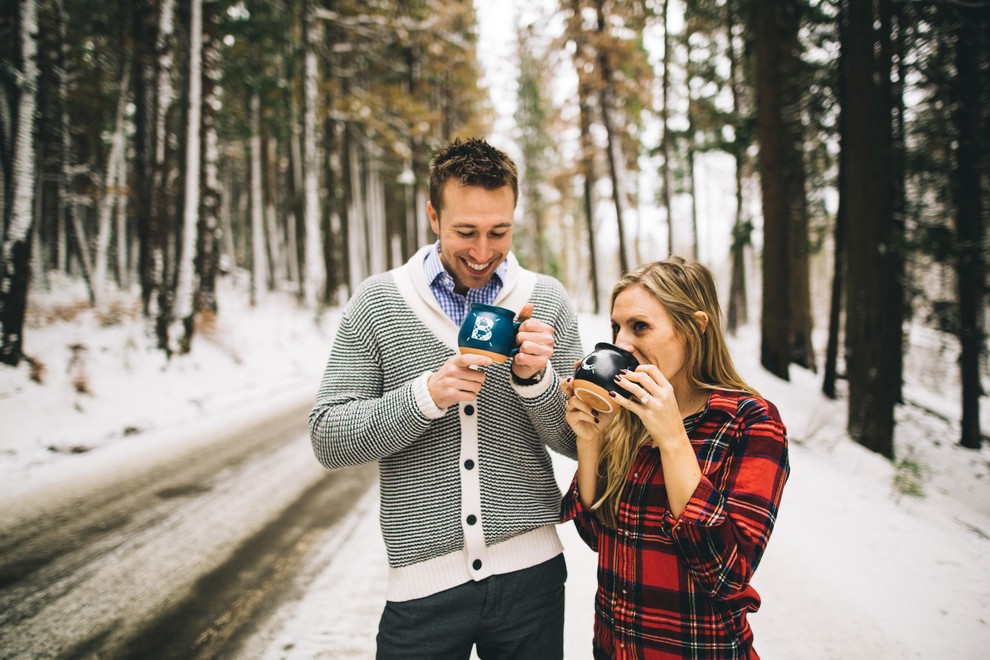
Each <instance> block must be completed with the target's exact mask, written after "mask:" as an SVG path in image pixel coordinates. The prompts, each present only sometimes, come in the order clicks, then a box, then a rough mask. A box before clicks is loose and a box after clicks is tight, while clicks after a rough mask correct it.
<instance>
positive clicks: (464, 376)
mask: <svg viewBox="0 0 990 660" xmlns="http://www.w3.org/2000/svg"><path fill="white" fill-rule="evenodd" d="M490 364H492V359H491V358H490V357H485V356H484V355H474V354H470V353H469V354H466V355H459V354H458V355H455V356H454V357H452V358H450V359H449V360H447V361H446V362H444V363H443V365H441V367H440V368H439V369H437V370H436V372H435V373H434V374H433V375H432V376H430V378H429V379H428V380H427V381H426V387H427V389H428V390H429V391H430V396H431V397H433V403H435V404H437V408H441V409H446V408H449V407H450V406H452V405H454V404H455V403H460V402H462V401H474V400H475V399H476V398H478V392H480V391H481V386H482V385H483V384H484V382H485V373H484V372H483V371H481V370H480V369H479V368H478V367H487V366H488V365H490ZM472 367H474V368H472Z"/></svg>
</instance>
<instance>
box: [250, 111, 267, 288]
mask: <svg viewBox="0 0 990 660" xmlns="http://www.w3.org/2000/svg"><path fill="white" fill-rule="evenodd" d="M250 107H251V138H250V140H249V158H250V169H251V187H250V198H251V204H250V206H251V304H252V305H259V304H261V302H262V301H263V300H264V298H265V294H266V292H267V286H268V263H267V259H266V253H265V251H266V247H265V245H266V241H265V204H264V200H263V199H262V197H263V195H262V190H261V99H260V98H259V96H258V94H257V93H254V94H252V95H251V101H250Z"/></svg>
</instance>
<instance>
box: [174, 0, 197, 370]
mask: <svg viewBox="0 0 990 660" xmlns="http://www.w3.org/2000/svg"><path fill="white" fill-rule="evenodd" d="M189 12H190V16H189V103H188V113H187V115H186V167H185V184H184V189H185V195H184V196H183V208H182V244H181V247H180V248H179V254H178V259H177V261H178V264H177V265H178V271H179V272H178V279H177V280H176V286H175V318H176V320H177V321H178V322H179V323H181V324H182V327H181V328H179V329H178V331H179V332H180V333H181V335H180V337H181V339H180V340H179V352H180V353H188V352H189V350H190V349H191V347H192V338H193V333H194V332H195V320H194V318H193V313H194V312H195V306H194V301H193V296H194V295H195V291H196V284H195V282H194V279H195V276H196V269H195V267H194V265H193V259H194V258H195V257H196V245H197V243H198V241H197V240H196V231H197V229H198V228H199V203H200V197H199V176H200V174H199V172H200V169H199V167H200V158H201V155H202V153H201V152H202V149H201V146H200V129H201V126H200V124H201V122H200V117H201V114H200V113H201V108H202V107H203V3H202V0H192V1H191V4H190V7H189Z"/></svg>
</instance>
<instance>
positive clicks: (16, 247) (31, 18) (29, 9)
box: [0, 0, 38, 367]
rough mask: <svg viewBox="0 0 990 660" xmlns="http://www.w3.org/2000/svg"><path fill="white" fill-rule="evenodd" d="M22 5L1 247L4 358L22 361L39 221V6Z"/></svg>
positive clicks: (30, 1) (26, 0) (0, 349)
mask: <svg viewBox="0 0 990 660" xmlns="http://www.w3.org/2000/svg"><path fill="white" fill-rule="evenodd" d="M20 5H21V35H20V36H21V66H22V70H21V72H20V90H21V95H20V99H19V100H18V104H17V135H16V137H15V144H14V161H13V177H12V179H13V183H12V186H13V191H12V192H13V195H12V197H13V202H12V204H11V215H10V221H9V222H8V223H7V227H6V230H7V231H6V235H5V236H4V237H3V246H2V250H0V362H2V363H4V364H9V365H11V366H15V367H16V366H17V365H18V364H19V363H20V361H21V359H22V358H23V357H24V336H23V332H24V312H25V310H26V308H27V294H28V284H29V282H30V279H31V272H30V268H31V263H30V256H31V228H32V224H33V222H34V190H35V188H34V176H35V156H34V113H35V108H36V105H37V93H38V62H37V60H36V56H37V53H38V44H37V42H36V41H35V37H34V35H36V34H37V33H38V7H37V3H36V2H35V0H22V2H21V3H20Z"/></svg>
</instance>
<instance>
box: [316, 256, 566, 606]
mask: <svg viewBox="0 0 990 660" xmlns="http://www.w3.org/2000/svg"><path fill="white" fill-rule="evenodd" d="M430 249H433V246H432V245H430V246H426V247H424V248H423V249H421V250H420V251H419V252H417V253H416V254H415V255H414V256H413V257H412V259H410V260H409V261H408V262H407V263H406V264H405V265H403V266H400V267H399V268H396V269H394V270H392V271H389V272H387V273H384V274H382V275H377V276H373V277H371V278H369V279H368V280H366V281H365V282H364V283H363V284H362V285H361V286H360V287H359V289H358V291H357V292H356V293H355V295H354V297H353V298H352V299H351V301H350V302H349V303H348V305H347V306H346V308H345V310H344V313H343V315H342V318H341V321H340V325H339V327H338V330H337V335H336V338H335V340H334V344H333V349H332V350H331V353H330V357H329V359H328V361H327V366H326V370H325V372H324V376H323V381H322V383H321V384H320V389H319V393H318V394H317V398H316V404H315V405H314V407H313V409H312V411H311V412H310V416H309V425H310V437H311V440H312V443H313V450H314V452H315V454H316V457H317V458H318V459H319V461H320V463H322V464H323V465H324V466H326V467H327V468H331V469H336V468H343V467H347V466H354V465H360V464H363V463H369V462H372V461H378V464H379V480H380V488H381V512H380V523H381V530H382V535H383V537H384V539H385V546H386V549H387V551H388V558H389V584H388V592H387V598H388V600H392V601H401V600H410V599H413V598H420V597H423V596H427V595H430V594H433V593H438V592H440V591H443V590H445V589H449V588H450V587H453V586H457V585H459V584H463V583H465V582H468V581H470V580H481V579H484V578H486V577H488V576H490V575H494V574H500V573H506V572H509V571H514V570H520V569H523V568H528V567H531V566H535V565H536V564H539V563H541V562H543V561H546V560H548V559H551V558H553V557H555V556H556V555H557V554H559V553H560V552H561V551H562V546H561V544H560V541H559V540H558V538H557V533H556V530H555V529H554V525H555V524H556V523H557V522H558V519H559V508H560V497H561V494H560V489H559V488H558V486H557V483H556V480H555V478H554V473H553V468H552V466H551V461H550V456H549V454H548V452H547V449H546V448H547V447H550V448H552V449H553V450H555V451H557V452H559V453H561V454H564V455H566V456H569V457H571V458H573V457H574V456H575V445H574V434H573V432H572V431H571V429H570V428H569V427H568V426H567V424H566V422H565V421H564V398H563V395H562V393H561V391H560V387H559V382H560V376H559V374H564V377H565V378H566V377H567V375H570V374H571V373H572V371H573V365H574V362H575V360H577V359H579V358H580V357H581V340H580V337H579V334H578V328H577V319H576V317H575V314H574V312H573V310H572V309H571V307H570V304H569V302H568V300H567V296H566V294H565V292H564V289H563V286H561V284H560V283H559V282H558V281H557V280H555V279H553V278H551V277H548V276H545V275H540V274H537V273H533V272H531V271H528V270H525V269H523V268H521V267H520V266H519V264H518V262H517V261H516V259H515V257H514V256H513V255H511V254H510V255H509V257H508V272H507V273H506V278H505V281H504V283H503V287H502V290H501V292H500V293H499V295H498V297H497V299H496V300H495V304H497V305H501V306H503V307H508V308H510V309H512V310H514V311H516V312H518V311H519V310H520V309H521V308H522V306H523V305H524V304H525V303H527V302H532V303H533V305H534V314H533V316H534V317H535V318H538V319H540V320H542V321H544V322H546V323H549V324H550V325H552V326H553V327H554V339H555V350H554V355H553V358H552V359H551V365H550V367H549V368H548V369H547V370H546V372H545V374H544V377H543V379H542V380H541V381H540V382H538V383H537V384H535V385H528V386H520V385H517V384H515V383H513V382H512V380H511V378H510V365H511V361H510V362H506V363H504V364H500V365H492V366H490V367H486V368H485V372H486V374H487V378H486V380H485V384H484V386H483V387H482V389H481V393H480V394H479V396H478V398H477V400H476V401H475V402H473V403H471V404H466V403H465V404H459V405H455V406H451V407H450V408H448V409H445V410H441V409H439V408H437V407H436V405H435V404H434V403H433V400H432V398H431V397H430V394H429V391H428V390H427V387H426V381H427V379H428V378H429V376H430V375H431V374H432V373H433V371H434V370H436V369H437V368H438V367H440V365H442V364H443V363H444V362H445V361H446V360H447V359H448V358H449V357H450V356H451V355H453V354H454V353H455V352H456V351H457V331H458V328H457V326H456V325H455V324H454V323H453V321H451V320H450V319H449V318H448V317H447V316H446V315H445V314H444V313H443V311H442V310H441V309H440V306H439V304H438V303H437V301H436V298H435V297H434V295H433V292H432V291H431V290H430V287H429V284H428V283H427V282H426V278H425V276H424V274H423V260H424V258H425V256H426V250H430Z"/></svg>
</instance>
